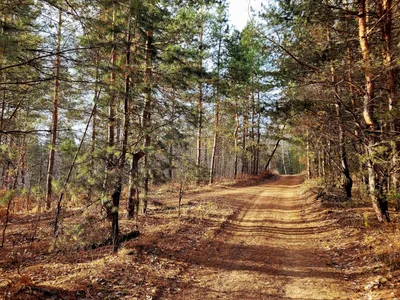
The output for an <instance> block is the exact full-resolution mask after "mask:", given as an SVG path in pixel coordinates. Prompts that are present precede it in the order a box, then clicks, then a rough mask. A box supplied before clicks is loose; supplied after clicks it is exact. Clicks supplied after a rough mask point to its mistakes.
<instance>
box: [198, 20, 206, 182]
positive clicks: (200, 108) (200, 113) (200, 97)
mask: <svg viewBox="0 0 400 300" xmlns="http://www.w3.org/2000/svg"><path fill="white" fill-rule="evenodd" d="M203 25H204V24H203V21H201V24H200V29H199V43H200V45H199V48H200V52H199V54H200V61H199V71H200V72H203V46H204V45H203V34H204V32H203V30H204V28H203ZM202 77H203V76H201V77H200V79H199V82H198V89H199V94H198V99H197V114H198V116H197V117H198V120H197V154H196V167H197V180H198V182H199V181H200V179H201V157H202V155H201V153H202V151H201V145H202V130H203V82H202V80H203V78H202Z"/></svg>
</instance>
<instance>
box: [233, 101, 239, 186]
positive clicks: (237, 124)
mask: <svg viewBox="0 0 400 300" xmlns="http://www.w3.org/2000/svg"><path fill="white" fill-rule="evenodd" d="M236 109H238V107H237V104H236ZM235 121H236V122H235V123H236V126H235V131H234V132H233V140H234V151H235V163H234V171H233V175H234V178H235V179H236V177H237V174H238V161H239V157H238V134H239V127H240V123H239V112H238V111H236V114H235Z"/></svg>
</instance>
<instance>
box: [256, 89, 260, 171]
mask: <svg viewBox="0 0 400 300" xmlns="http://www.w3.org/2000/svg"><path fill="white" fill-rule="evenodd" d="M260 106H261V100H260V90H258V92H257V110H258V114H257V148H256V157H257V159H256V165H255V170H256V175H257V174H258V171H259V168H260V142H261V107H260Z"/></svg>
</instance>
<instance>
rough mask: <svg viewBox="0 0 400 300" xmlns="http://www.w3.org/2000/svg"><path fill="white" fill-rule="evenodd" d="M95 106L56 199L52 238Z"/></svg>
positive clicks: (56, 229) (54, 234)
mask: <svg viewBox="0 0 400 300" xmlns="http://www.w3.org/2000/svg"><path fill="white" fill-rule="evenodd" d="M95 97H98V96H97V95H96V96H95ZM96 106H97V103H96V101H95V103H94V105H93V109H92V112H91V114H90V117H89V120H88V121H87V123H86V128H85V131H84V132H83V135H82V138H81V140H80V142H79V146H78V149H77V150H76V152H75V155H74V158H73V160H72V163H71V166H70V167H69V170H68V174H67V178H66V179H65V182H64V184H63V188H62V190H61V193H60V197H59V198H58V201H57V206H56V213H55V216H54V226H53V236H54V237H56V236H57V235H58V219H59V217H60V213H61V202H62V200H63V197H64V194H65V190H66V188H67V185H68V183H69V180H70V179H71V175H72V171H73V170H74V167H75V163H76V160H77V158H78V155H79V152H80V151H81V148H82V145H83V142H84V140H85V137H86V133H87V131H88V129H89V125H90V121H91V119H92V118H93V115H94V112H95V111H96Z"/></svg>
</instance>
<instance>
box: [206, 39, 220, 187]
mask: <svg viewBox="0 0 400 300" xmlns="http://www.w3.org/2000/svg"><path fill="white" fill-rule="evenodd" d="M221 48H222V39H221V38H220V39H219V40H218V53H217V55H218V57H217V76H218V78H217V86H216V89H217V91H216V99H215V123H214V143H213V149H212V154H211V165H210V180H209V182H210V184H211V183H213V182H214V175H215V160H216V155H217V147H218V130H219V128H218V127H219V105H220V100H219V80H220V61H221Z"/></svg>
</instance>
